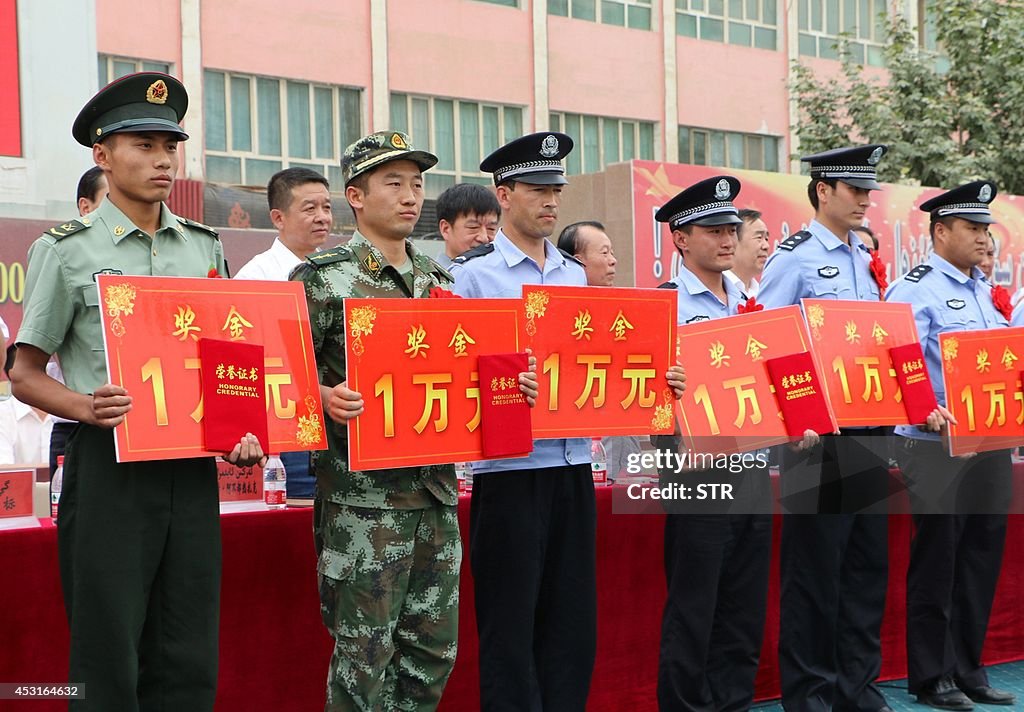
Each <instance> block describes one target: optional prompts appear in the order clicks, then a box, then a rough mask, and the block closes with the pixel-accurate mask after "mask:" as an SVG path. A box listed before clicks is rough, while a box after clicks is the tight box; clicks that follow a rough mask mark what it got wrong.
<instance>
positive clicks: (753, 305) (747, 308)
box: [736, 297, 764, 314]
mask: <svg viewBox="0 0 1024 712" xmlns="http://www.w3.org/2000/svg"><path fill="white" fill-rule="evenodd" d="M762 309H764V304H758V303H757V300H756V299H754V298H753V297H750V299H748V300H747V302H746V304H743V303H742V302H741V303H740V304H737V305H736V312H737V313H739V314H749V313H751V312H756V311H761V310H762Z"/></svg>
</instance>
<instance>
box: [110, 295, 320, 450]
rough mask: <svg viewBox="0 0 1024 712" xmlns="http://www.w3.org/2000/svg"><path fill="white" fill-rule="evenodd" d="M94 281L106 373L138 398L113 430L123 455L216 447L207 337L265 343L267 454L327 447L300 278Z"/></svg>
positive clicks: (247, 374) (236, 374)
mask: <svg viewBox="0 0 1024 712" xmlns="http://www.w3.org/2000/svg"><path fill="white" fill-rule="evenodd" d="M97 282H98V289H99V300H100V305H101V319H102V323H103V341H104V346H105V348H106V358H107V372H108V374H109V377H110V381H111V383H115V384H118V385H121V386H123V387H124V388H125V389H127V391H128V393H129V395H131V396H132V410H131V411H130V412H129V413H128V415H127V416H126V418H125V420H124V422H123V423H122V424H121V425H119V426H118V427H117V428H115V430H114V434H115V443H116V446H117V459H118V462H130V461H137V460H156V459H173V458H186V457H200V456H203V455H212V454H216V453H211V452H208V451H206V450H204V449H203V430H202V421H203V398H202V389H201V380H200V373H199V363H200V362H199V344H198V341H199V339H200V338H202V337H212V338H216V339H224V340H227V341H242V342H248V343H253V344H262V345H263V347H264V360H263V381H264V389H263V390H264V392H263V393H262V394H260V395H261V396H262V397H263V398H264V399H265V401H266V409H267V418H268V428H269V440H270V442H269V443H261V445H262V446H263V449H264V451H266V452H284V451H291V450H322V449H324V448H326V447H327V435H326V432H325V431H324V418H323V410H322V407H321V404H320V387H319V382H318V378H317V369H316V359H315V357H314V354H313V342H312V338H311V335H310V331H309V312H308V311H307V309H306V298H305V294H304V293H303V291H302V285H301V284H299V283H297V282H261V281H234V280H222V279H187V278H182V277H142V276H128V275H99V276H98V277H97ZM218 365H221V364H218ZM222 365H223V372H224V377H225V378H227V379H229V380H235V381H238V382H239V383H245V382H249V381H251V379H252V376H253V373H252V369H238V368H235V365H234V364H230V363H226V364H222ZM242 371H244V373H243V372H242ZM232 373H233V379H232Z"/></svg>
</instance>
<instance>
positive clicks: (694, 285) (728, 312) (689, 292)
mask: <svg viewBox="0 0 1024 712" xmlns="http://www.w3.org/2000/svg"><path fill="white" fill-rule="evenodd" d="M723 281H724V282H725V294H726V297H727V298H728V301H729V303H728V304H722V300H721V299H719V298H718V297H717V296H715V295H714V294H713V293H712V292H711V290H710V289H708V288H707V287H706V286H704V283H703V282H701V281H700V280H699V279H698V278H697V275H695V274H694V273H693V272H691V271H690V270H688V269H686V265H685V263H684V264H681V265H680V266H679V274H677V275H676V276H675V278H674V279H672V283H673V284H674V285H676V290H677V291H678V293H679V300H678V301H679V310H678V318H677V323H679V325H683V324H692V323H694V322H696V321H707V320H708V319H718V318H719V317H723V316H735V315H736V314H737V313H738V312H737V311H736V310H737V308H738V307H739V305H740V302H744V303H745V302H746V301H747V297H746V295H745V294H743V292H742V291H741V289H740V286H739V284H738V283H737V282H733V281H732V280H730V279H723Z"/></svg>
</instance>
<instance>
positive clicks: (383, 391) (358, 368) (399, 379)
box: [345, 299, 523, 470]
mask: <svg viewBox="0 0 1024 712" xmlns="http://www.w3.org/2000/svg"><path fill="white" fill-rule="evenodd" d="M522 320H523V309H522V302H521V300H519V299H416V300H412V299H346V300H345V332H346V339H345V350H346V368H347V371H348V386H349V388H351V389H353V390H355V391H358V392H360V393H362V394H363V401H364V403H365V410H364V412H363V413H362V414H361V415H360V416H359V417H357V418H354V419H352V420H351V421H349V426H348V436H349V437H348V454H349V467H350V468H351V469H352V470H379V469H383V468H392V467H408V466H413V465H431V464H441V463H449V462H466V461H471V460H481V459H483V451H482V442H481V433H480V378H479V373H478V371H477V359H478V357H479V356H480V355H482V354H495V353H508V352H516V351H522V350H523V349H522V345H521V342H520V340H519V332H520V329H521V328H522ZM503 380H507V382H503V383H498V384H496V385H497V389H498V390H510V391H511V390H515V389H518V383H515V382H513V381H514V379H513V376H512V374H510V375H509V377H508V378H507V379H503Z"/></svg>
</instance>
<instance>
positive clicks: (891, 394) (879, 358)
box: [802, 299, 918, 428]
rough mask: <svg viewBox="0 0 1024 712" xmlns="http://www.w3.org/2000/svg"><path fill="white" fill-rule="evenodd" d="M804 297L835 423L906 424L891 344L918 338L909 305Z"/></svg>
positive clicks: (812, 340)
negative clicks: (891, 358) (891, 354)
mask: <svg viewBox="0 0 1024 712" xmlns="http://www.w3.org/2000/svg"><path fill="white" fill-rule="evenodd" d="M802 301H803V307H804V314H805V315H806V318H807V326H808V327H809V329H810V332H811V343H812V349H811V350H812V351H813V352H814V358H815V361H817V364H818V372H819V373H820V374H821V377H822V378H823V379H824V380H825V386H826V389H827V390H828V395H829V401H830V402H831V403H832V408H833V409H834V411H835V415H836V421H837V422H838V423H839V427H840V428H845V427H850V426H870V425H903V424H905V423H906V422H907V412H906V409H905V408H904V407H903V403H902V398H903V396H902V394H901V393H900V384H899V381H898V380H897V379H896V369H895V368H893V365H892V361H891V360H890V358H889V349H890V348H892V347H893V346H902V345H903V344H911V343H915V342H917V340H918V336H917V327H916V326H915V324H914V312H913V310H912V309H911V307H910V305H909V304H901V303H899V302H860V301H846V300H835V299H804V300H802Z"/></svg>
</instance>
